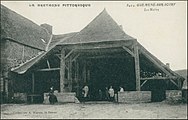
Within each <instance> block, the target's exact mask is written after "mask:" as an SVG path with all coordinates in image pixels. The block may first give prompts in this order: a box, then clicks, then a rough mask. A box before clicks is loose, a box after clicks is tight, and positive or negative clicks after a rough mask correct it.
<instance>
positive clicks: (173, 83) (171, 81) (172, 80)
mask: <svg viewBox="0 0 188 120" xmlns="http://www.w3.org/2000/svg"><path fill="white" fill-rule="evenodd" d="M170 81H171V82H172V83H173V84H174V85H175V86H177V87H178V88H180V87H179V86H178V85H177V84H176V82H174V81H173V80H172V79H170Z"/></svg>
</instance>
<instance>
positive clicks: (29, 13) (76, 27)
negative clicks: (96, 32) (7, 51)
mask: <svg viewBox="0 0 188 120" xmlns="http://www.w3.org/2000/svg"><path fill="white" fill-rule="evenodd" d="M1 4H3V5H4V6H6V7H8V8H9V9H11V10H13V11H15V12H17V13H18V14H20V15H22V16H24V17H26V18H28V19H30V20H31V21H33V22H35V23H36V24H38V25H40V24H43V23H47V24H50V25H52V26H53V34H64V33H70V32H79V31H80V30H82V29H83V28H84V27H85V26H86V25H88V24H89V23H90V22H91V21H92V20H93V19H94V18H95V17H96V16H97V15H98V14H99V13H100V12H102V11H103V9H104V8H105V9H106V10H107V12H108V13H109V14H110V16H111V17H112V18H113V19H114V20H115V21H116V22H117V23H118V24H119V25H122V26H123V30H124V31H125V33H126V34H128V35H130V36H132V37H134V38H136V39H137V41H138V42H139V43H141V44H142V45H143V46H144V47H145V48H146V49H147V50H148V51H150V52H151V53H152V54H153V55H154V56H156V57H157V58H158V59H159V60H160V61H162V62H163V63H164V64H166V63H170V68H171V69H172V70H179V69H187V34H186V33H187V4H186V1H180V2H179V1H177V2H175V1H160V2H158V1H136V2H128V1H118V2H117V1H105V2H104V1H101V2H98V1H87V2H86V1H77V2H76V1H27V2H26V1H12V2H11V1H1ZM44 4H48V5H49V4H53V5H55V4H56V5H60V6H56V7H50V6H45V7H41V6H38V5H44ZM65 4H77V5H78V4H84V5H85V7H83V6H79V7H78V6H77V7H75V6H69V7H68V6H65ZM33 5H34V6H33Z"/></svg>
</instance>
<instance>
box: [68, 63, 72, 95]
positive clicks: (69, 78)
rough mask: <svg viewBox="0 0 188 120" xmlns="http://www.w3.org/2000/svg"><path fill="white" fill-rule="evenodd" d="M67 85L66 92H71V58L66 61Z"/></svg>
mask: <svg viewBox="0 0 188 120" xmlns="http://www.w3.org/2000/svg"><path fill="white" fill-rule="evenodd" d="M68 64H69V65H68V66H69V67H68V83H69V84H68V87H69V91H68V92H71V91H72V62H71V59H69V61H68Z"/></svg>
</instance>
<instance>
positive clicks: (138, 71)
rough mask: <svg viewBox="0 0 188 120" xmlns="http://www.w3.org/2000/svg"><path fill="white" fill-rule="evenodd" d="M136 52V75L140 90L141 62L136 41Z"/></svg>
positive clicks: (138, 89)
mask: <svg viewBox="0 0 188 120" xmlns="http://www.w3.org/2000/svg"><path fill="white" fill-rule="evenodd" d="M134 54H135V57H134V58H135V59H134V60H135V75H136V90H137V91H140V63H139V53H138V45H137V42H135V45H134Z"/></svg>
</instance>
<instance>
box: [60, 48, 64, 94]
mask: <svg viewBox="0 0 188 120" xmlns="http://www.w3.org/2000/svg"><path fill="white" fill-rule="evenodd" d="M64 81H65V50H64V49H62V50H61V60H60V92H64Z"/></svg>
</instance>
